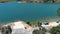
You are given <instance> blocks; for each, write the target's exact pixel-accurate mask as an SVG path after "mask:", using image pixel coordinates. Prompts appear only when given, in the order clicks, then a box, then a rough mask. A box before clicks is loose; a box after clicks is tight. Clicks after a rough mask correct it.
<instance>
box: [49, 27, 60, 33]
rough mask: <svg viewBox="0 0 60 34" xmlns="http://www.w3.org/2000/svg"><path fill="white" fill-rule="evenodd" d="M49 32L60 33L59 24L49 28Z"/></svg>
mask: <svg viewBox="0 0 60 34" xmlns="http://www.w3.org/2000/svg"><path fill="white" fill-rule="evenodd" d="M50 33H51V34H60V26H57V27H53V28H52V29H51V30H50Z"/></svg>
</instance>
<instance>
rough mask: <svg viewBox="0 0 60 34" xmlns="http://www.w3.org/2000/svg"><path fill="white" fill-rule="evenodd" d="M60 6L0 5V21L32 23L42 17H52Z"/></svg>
mask: <svg viewBox="0 0 60 34" xmlns="http://www.w3.org/2000/svg"><path fill="white" fill-rule="evenodd" d="M58 8H60V4H43V3H18V2H8V3H0V21H1V22H7V21H14V20H18V19H20V20H24V21H34V20H37V19H40V18H43V17H46V16H47V17H54V16H57V15H56V11H57V9H58Z"/></svg>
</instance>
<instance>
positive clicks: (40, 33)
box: [33, 30, 45, 34]
mask: <svg viewBox="0 0 60 34" xmlns="http://www.w3.org/2000/svg"><path fill="white" fill-rule="evenodd" d="M33 34H45V31H43V30H34V31H33Z"/></svg>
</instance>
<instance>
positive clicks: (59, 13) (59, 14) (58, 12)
mask: <svg viewBox="0 0 60 34" xmlns="http://www.w3.org/2000/svg"><path fill="white" fill-rule="evenodd" d="M57 15H58V16H60V8H59V9H58V10H57Z"/></svg>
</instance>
